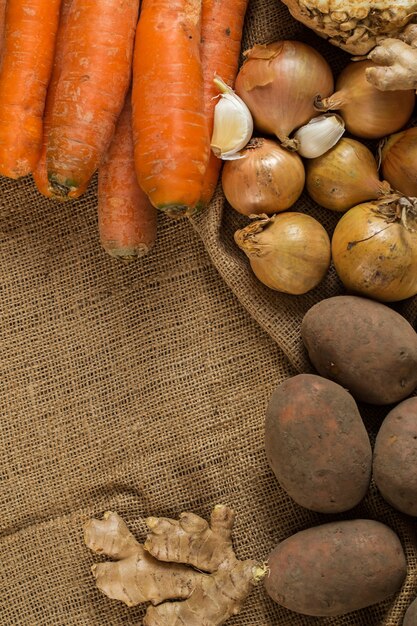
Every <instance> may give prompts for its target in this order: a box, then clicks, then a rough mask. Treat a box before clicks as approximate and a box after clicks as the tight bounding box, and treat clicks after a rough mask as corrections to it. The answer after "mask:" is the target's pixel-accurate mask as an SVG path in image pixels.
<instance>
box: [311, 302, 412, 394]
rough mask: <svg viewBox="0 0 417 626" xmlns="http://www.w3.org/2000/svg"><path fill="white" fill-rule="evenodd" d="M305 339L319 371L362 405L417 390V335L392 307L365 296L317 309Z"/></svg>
mask: <svg viewBox="0 0 417 626" xmlns="http://www.w3.org/2000/svg"><path fill="white" fill-rule="evenodd" d="M301 337H302V340H303V343H304V345H305V347H306V349H307V352H308V355H309V357H310V360H311V362H312V364H313V365H314V367H315V369H316V371H317V372H318V373H319V374H320V375H321V376H325V377H326V378H329V379H330V380H334V381H335V382H337V383H339V385H342V386H343V387H345V388H346V389H347V390H348V391H349V392H350V393H351V394H352V395H353V397H354V398H355V399H356V400H358V401H362V402H369V403H371V404H377V405H383V404H391V403H394V402H399V401H400V400H404V399H405V398H406V397H407V396H409V395H410V394H411V393H412V391H413V390H414V389H415V388H416V386H417V333H416V332H415V331H414V329H413V327H412V326H411V324H409V322H407V320H406V319H405V318H404V317H403V316H402V315H400V314H399V313H397V312H396V311H394V310H393V309H391V308H390V307H388V306H386V305H384V304H382V303H380V302H376V301H373V300H369V299H368V298H362V297H360V296H333V297H331V298H326V299H324V300H321V301H320V302H318V303H317V304H315V305H313V306H312V307H311V308H310V309H309V310H308V311H307V313H306V314H305V315H304V317H303V320H302V322H301Z"/></svg>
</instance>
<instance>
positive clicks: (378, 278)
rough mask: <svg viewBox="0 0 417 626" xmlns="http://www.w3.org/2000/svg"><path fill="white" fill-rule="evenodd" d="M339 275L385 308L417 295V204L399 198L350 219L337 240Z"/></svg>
mask: <svg viewBox="0 0 417 626" xmlns="http://www.w3.org/2000/svg"><path fill="white" fill-rule="evenodd" d="M332 256H333V262H334V266H335V269H336V272H337V274H338V276H339V278H340V280H341V281H342V283H343V284H344V286H345V287H346V288H347V289H348V290H349V291H352V292H354V293H357V294H359V295H362V296H367V297H369V298H372V299H374V300H380V301H383V302H396V301H398V300H404V299H405V298H409V297H411V296H414V295H416V294H417V199H415V198H414V199H412V200H410V199H408V198H405V197H402V196H399V195H393V196H391V197H387V198H385V199H382V200H373V201H372V202H367V203H364V204H358V205H357V206H355V207H353V208H352V209H350V210H349V211H348V212H347V213H345V214H344V215H343V216H342V217H341V218H340V220H339V222H338V223H337V225H336V228H335V230H334V233H333V238H332Z"/></svg>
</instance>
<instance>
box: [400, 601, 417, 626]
mask: <svg viewBox="0 0 417 626" xmlns="http://www.w3.org/2000/svg"><path fill="white" fill-rule="evenodd" d="M416 624H417V598H416V599H415V600H414V601H413V602H412V603H411V604H410V606H409V607H408V609H407V611H406V612H405V615H404V621H403V623H402V626H415V625H416Z"/></svg>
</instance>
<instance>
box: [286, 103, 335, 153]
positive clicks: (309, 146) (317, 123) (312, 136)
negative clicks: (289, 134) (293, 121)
mask: <svg viewBox="0 0 417 626" xmlns="http://www.w3.org/2000/svg"><path fill="white" fill-rule="evenodd" d="M344 132H345V123H344V121H343V119H342V118H341V117H340V115H335V114H324V115H318V116H317V117H313V118H312V119H311V120H310V121H309V122H308V124H305V125H304V126H301V127H300V128H299V129H298V130H297V131H296V132H295V133H294V139H295V140H296V142H297V144H298V146H297V152H298V154H299V155H300V156H302V157H305V158H306V159H314V158H316V157H319V156H321V155H322V154H324V153H325V152H327V151H328V150H330V148H332V147H333V146H334V145H336V144H337V142H338V141H339V139H340V138H341V136H342V135H343V133H344Z"/></svg>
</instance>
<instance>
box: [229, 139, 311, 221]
mask: <svg viewBox="0 0 417 626" xmlns="http://www.w3.org/2000/svg"><path fill="white" fill-rule="evenodd" d="M240 155H241V157H242V158H240V159H237V160H235V161H226V162H225V164H224V167H223V172H222V186H223V192H224V195H225V196H226V199H227V201H228V202H229V204H230V205H231V206H232V207H233V208H234V209H235V210H236V211H237V212H238V213H242V214H243V215H251V214H254V215H259V214H261V213H266V214H267V215H270V214H272V213H278V212H279V211H284V210H285V209H288V208H289V207H290V206H292V205H293V204H294V202H295V201H296V200H297V199H298V198H299V197H300V195H301V193H302V191H303V188H304V181H305V170H304V164H303V162H302V160H301V157H300V156H299V155H298V154H297V153H296V152H289V151H288V150H286V149H285V148H282V147H281V146H280V144H279V143H278V142H277V141H275V140H273V139H263V138H253V139H251V140H250V142H249V143H248V144H247V146H246V147H245V148H244V149H243V150H241V151H240Z"/></svg>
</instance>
